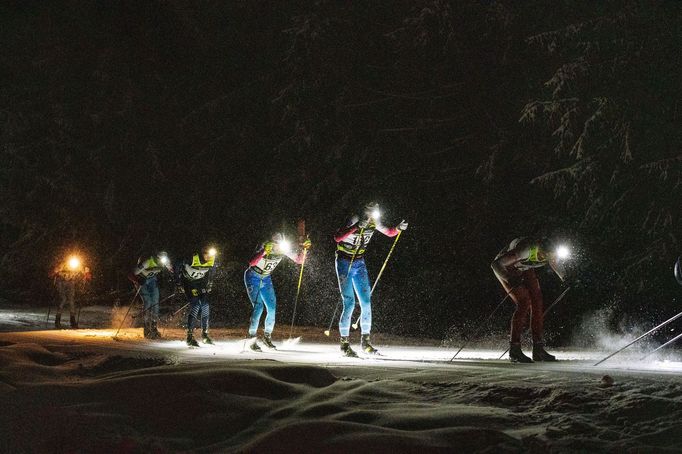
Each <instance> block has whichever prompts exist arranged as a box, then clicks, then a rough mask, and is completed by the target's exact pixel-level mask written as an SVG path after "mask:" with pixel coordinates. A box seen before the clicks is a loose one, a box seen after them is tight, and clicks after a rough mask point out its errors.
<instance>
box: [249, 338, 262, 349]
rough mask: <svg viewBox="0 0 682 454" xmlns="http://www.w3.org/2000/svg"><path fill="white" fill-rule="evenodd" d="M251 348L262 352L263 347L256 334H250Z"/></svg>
mask: <svg viewBox="0 0 682 454" xmlns="http://www.w3.org/2000/svg"><path fill="white" fill-rule="evenodd" d="M249 348H250V349H251V350H252V351H254V352H258V353H260V352H262V351H263V349H262V348H260V345H258V338H257V337H256V336H249Z"/></svg>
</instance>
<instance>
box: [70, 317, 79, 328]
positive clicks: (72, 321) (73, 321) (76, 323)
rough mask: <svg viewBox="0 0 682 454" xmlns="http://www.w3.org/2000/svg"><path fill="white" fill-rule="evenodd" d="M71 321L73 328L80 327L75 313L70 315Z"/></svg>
mask: <svg viewBox="0 0 682 454" xmlns="http://www.w3.org/2000/svg"><path fill="white" fill-rule="evenodd" d="M69 322H70V323H71V329H78V322H77V321H76V316H75V315H72V316H71V317H69Z"/></svg>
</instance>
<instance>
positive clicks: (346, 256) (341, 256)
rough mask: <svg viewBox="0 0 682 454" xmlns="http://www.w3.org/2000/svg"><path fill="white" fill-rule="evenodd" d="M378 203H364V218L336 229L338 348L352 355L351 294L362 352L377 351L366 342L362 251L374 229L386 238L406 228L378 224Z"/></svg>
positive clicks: (368, 308)
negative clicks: (340, 304) (357, 311)
mask: <svg viewBox="0 0 682 454" xmlns="http://www.w3.org/2000/svg"><path fill="white" fill-rule="evenodd" d="M380 218H381V213H380V211H379V205H378V204H376V203H369V204H367V205H366V206H365V210H364V217H363V219H362V220H361V219H360V218H359V217H358V216H357V215H355V216H352V217H351V218H350V219H349V220H348V222H346V224H345V225H344V226H343V227H341V228H340V229H338V230H337V231H336V234H335V235H334V240H335V241H336V276H337V278H338V281H339V290H340V291H341V297H342V299H343V311H342V312H341V318H340V319H339V333H340V335H341V351H342V352H343V354H344V355H345V356H350V357H355V356H357V354H356V353H355V351H353V349H352V348H351V346H350V342H349V340H348V335H349V334H350V324H351V318H352V316H353V309H355V295H356V294H357V297H358V300H359V301H360V327H361V334H362V337H361V339H362V340H361V344H360V346H361V347H362V350H363V351H364V352H365V353H371V354H376V353H378V351H377V350H376V349H375V348H374V347H373V346H372V344H371V343H370V332H371V330H372V302H371V290H372V288H371V285H370V283H369V275H368V274H367V267H366V266H365V251H366V250H367V246H368V245H369V242H370V240H371V239H372V236H373V235H374V232H375V231H379V232H381V233H383V234H384V235H386V236H388V237H394V236H396V235H397V234H398V232H400V231H403V230H406V229H407V222H405V221H404V220H403V221H401V222H400V223H399V224H398V225H397V226H396V227H385V226H383V225H381V223H380Z"/></svg>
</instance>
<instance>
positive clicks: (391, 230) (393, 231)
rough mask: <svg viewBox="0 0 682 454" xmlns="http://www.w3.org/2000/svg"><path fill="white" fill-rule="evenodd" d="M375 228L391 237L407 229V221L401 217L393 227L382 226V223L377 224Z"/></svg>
mask: <svg viewBox="0 0 682 454" xmlns="http://www.w3.org/2000/svg"><path fill="white" fill-rule="evenodd" d="M377 230H378V231H380V232H381V233H383V234H384V235H386V236H388V237H391V238H393V237H394V236H397V235H398V234H399V233H400V232H402V231H403V230H407V222H405V220H404V219H403V220H402V221H400V223H399V224H398V225H396V226H395V227H384V226H383V225H377Z"/></svg>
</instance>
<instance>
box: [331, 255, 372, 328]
mask: <svg viewBox="0 0 682 454" xmlns="http://www.w3.org/2000/svg"><path fill="white" fill-rule="evenodd" d="M349 265H350V259H346V258H343V257H337V258H336V277H337V278H338V280H339V290H340V291H341V298H342V299H343V312H341V318H339V333H340V334H341V336H342V337H346V336H348V335H349V334H350V323H351V317H352V316H353V309H355V295H356V294H357V296H358V300H359V301H360V328H361V329H362V334H369V333H370V331H371V330H372V300H371V295H372V288H371V286H370V285H369V275H368V274H367V267H366V266H365V259H364V258H359V259H357V258H356V259H355V260H354V261H353V265H352V266H351V269H350V271H349V270H348V266H349Z"/></svg>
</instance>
